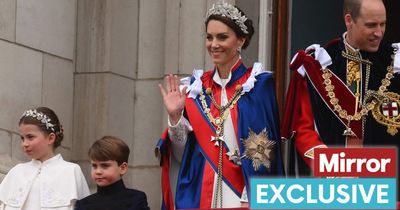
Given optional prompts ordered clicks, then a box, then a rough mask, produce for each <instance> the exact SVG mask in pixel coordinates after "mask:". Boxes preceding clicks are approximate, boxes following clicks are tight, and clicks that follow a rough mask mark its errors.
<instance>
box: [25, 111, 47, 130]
mask: <svg viewBox="0 0 400 210" xmlns="http://www.w3.org/2000/svg"><path fill="white" fill-rule="evenodd" d="M22 117H33V118H35V119H37V120H39V121H40V122H42V123H43V124H45V125H46V128H47V130H48V129H50V130H52V131H54V125H53V124H52V123H51V120H50V118H49V117H47V115H45V114H43V113H42V112H38V111H37V110H36V109H30V110H26V111H25V112H24V113H23V114H22Z"/></svg>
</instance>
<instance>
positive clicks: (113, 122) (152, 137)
mask: <svg viewBox="0 0 400 210" xmlns="http://www.w3.org/2000/svg"><path fill="white" fill-rule="evenodd" d="M214 2H216V0H207V1H199V0H79V1H77V0H68V1H67V0H18V1H15V0H0V76H1V82H0V90H1V91H0V101H1V109H0V116H1V118H0V180H1V179H2V178H3V176H4V175H5V174H6V173H7V171H8V170H9V169H10V168H11V167H12V166H14V165H15V164H16V163H18V162H22V161H26V160H27V159H26V157H25V155H24V154H23V153H22V152H21V150H20V148H19V144H20V140H19V139H20V138H19V136H18V126H17V123H18V119H19V118H20V115H21V113H22V112H23V111H24V110H25V109H27V108H31V107H36V106H49V107H51V108H52V109H54V110H55V111H56V113H57V114H58V115H59V117H60V120H61V122H62V124H63V126H64V130H65V132H66V135H65V140H64V141H63V143H62V145H63V146H62V147H61V148H60V152H61V153H62V154H63V156H64V158H65V159H67V160H70V161H73V162H77V163H79V164H80V165H81V167H82V169H83V171H84V173H85V176H86V179H87V180H88V182H89V183H90V186H91V189H92V190H95V186H94V183H93V182H92V181H91V178H90V161H89V159H88V157H87V150H88V148H89V147H90V145H91V144H92V143H93V142H94V141H95V140H97V139H99V138H100V137H101V136H103V135H106V134H109V135H115V136H118V137H120V138H122V139H123V140H125V141H126V142H127V144H128V145H129V146H130V149H131V156H130V159H129V173H128V174H127V175H126V176H124V180H125V183H126V185H127V186H128V187H132V188H137V189H140V190H142V191H145V192H146V194H147V196H148V201H149V204H150V208H151V209H158V208H159V207H160V201H161V183H160V168H159V166H158V160H157V159H156V158H155V156H154V145H155V144H156V142H157V140H158V138H159V136H160V133H161V132H162V130H163V129H164V127H165V124H166V123H165V122H166V116H165V111H164V108H163V104H162V98H161V95H160V93H159V89H158V86H157V85H158V84H159V83H161V82H162V81H163V80H162V79H163V77H164V75H165V74H169V73H173V74H179V75H180V76H184V75H189V74H191V72H192V70H193V69H194V68H204V69H208V68H210V67H212V65H211V61H210V59H209V58H208V55H207V52H206V50H205V47H204V40H205V33H204V23H203V21H204V14H205V12H206V8H207V7H208V6H209V5H211V4H212V3H214ZM231 2H234V1H231ZM167 14H168V15H167ZM254 50H255V51H257V47H254ZM253 52H254V51H253ZM252 57H254V53H253V56H252Z"/></svg>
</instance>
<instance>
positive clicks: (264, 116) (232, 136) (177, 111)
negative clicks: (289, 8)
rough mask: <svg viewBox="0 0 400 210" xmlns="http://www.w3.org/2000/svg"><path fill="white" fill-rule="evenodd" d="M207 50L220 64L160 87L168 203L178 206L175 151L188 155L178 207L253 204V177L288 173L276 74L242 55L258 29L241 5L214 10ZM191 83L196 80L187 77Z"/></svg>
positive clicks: (209, 20)
mask: <svg viewBox="0 0 400 210" xmlns="http://www.w3.org/2000/svg"><path fill="white" fill-rule="evenodd" d="M205 24H206V34H207V40H206V48H207V50H208V53H209V54H210V56H211V58H212V60H213V62H214V64H215V68H214V69H213V70H211V71H207V72H204V73H203V71H202V70H196V71H194V73H193V76H192V78H191V79H190V83H188V84H185V86H184V87H183V88H180V86H179V83H180V81H179V79H178V77H177V76H173V75H168V76H167V77H166V79H165V83H166V87H165V88H164V87H163V86H161V85H160V91H161V94H162V96H163V99H164V104H165V107H166V110H167V112H168V118H169V119H168V120H169V122H168V124H169V126H168V129H167V131H166V132H165V133H164V135H163V138H162V140H161V141H160V142H159V145H158V152H159V154H161V155H162V158H161V160H162V163H161V165H162V166H163V177H162V179H163V199H164V200H163V201H164V203H163V205H164V206H163V207H165V208H167V209H173V208H174V206H173V204H172V203H173V201H172V200H173V199H172V196H171V193H170V189H169V174H168V167H169V157H168V156H169V154H173V155H174V156H175V157H176V158H177V159H178V160H179V161H180V169H179V175H178V180H177V186H176V195H175V208H177V209H180V208H210V207H212V208H223V207H241V206H242V207H243V206H248V205H247V203H248V199H247V190H248V189H249V187H248V184H249V178H250V177H253V176H259V175H260V176H266V175H282V174H283V167H282V160H281V154H280V145H279V141H278V140H279V139H280V138H279V136H280V134H279V129H278V125H279V122H278V116H277V113H278V112H277V107H276V101H275V92H274V83H273V79H272V75H271V74H270V73H267V72H265V71H264V70H263V69H262V67H261V65H260V64H258V63H256V64H255V65H254V66H253V68H246V67H245V66H244V65H243V63H242V60H241V58H240V52H241V49H245V48H246V47H247V46H248V45H249V43H250V39H251V37H252V35H253V33H254V29H253V26H252V21H251V20H249V19H248V18H247V17H246V16H245V14H244V13H243V12H242V11H240V10H239V9H238V8H237V7H235V6H232V5H230V4H227V3H220V4H215V5H213V6H212V8H211V9H210V10H209V11H208V13H207V16H206V21H205ZM187 81H189V80H187Z"/></svg>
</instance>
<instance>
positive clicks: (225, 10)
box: [206, 2, 249, 34]
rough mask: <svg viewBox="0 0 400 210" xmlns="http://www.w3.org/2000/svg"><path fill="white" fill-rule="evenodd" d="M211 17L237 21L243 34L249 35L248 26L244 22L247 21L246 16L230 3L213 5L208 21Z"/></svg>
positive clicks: (207, 16) (207, 15) (208, 14)
mask: <svg viewBox="0 0 400 210" xmlns="http://www.w3.org/2000/svg"><path fill="white" fill-rule="evenodd" d="M211 15H221V16H222V17H227V18H230V19H231V20H233V21H235V23H236V25H238V26H239V27H240V29H241V30H242V31H243V33H245V34H248V33H249V32H248V31H247V26H246V25H245V24H244V22H245V21H246V20H247V18H246V16H244V15H242V14H241V12H240V11H239V10H238V9H237V8H236V7H234V6H233V5H231V4H228V3H226V2H225V3H217V4H213V5H212V7H211V8H210V9H209V10H208V12H207V14H206V19H208V18H209V17H210V16H211Z"/></svg>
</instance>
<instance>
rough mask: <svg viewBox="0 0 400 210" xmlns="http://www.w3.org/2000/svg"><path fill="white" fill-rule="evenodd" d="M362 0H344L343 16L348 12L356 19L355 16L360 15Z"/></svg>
mask: <svg viewBox="0 0 400 210" xmlns="http://www.w3.org/2000/svg"><path fill="white" fill-rule="evenodd" d="M362 1H363V0H344V1H343V16H345V15H346V14H350V15H351V17H352V18H353V20H357V18H358V17H359V16H360V10H361V4H362ZM380 1H382V0H380Z"/></svg>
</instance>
